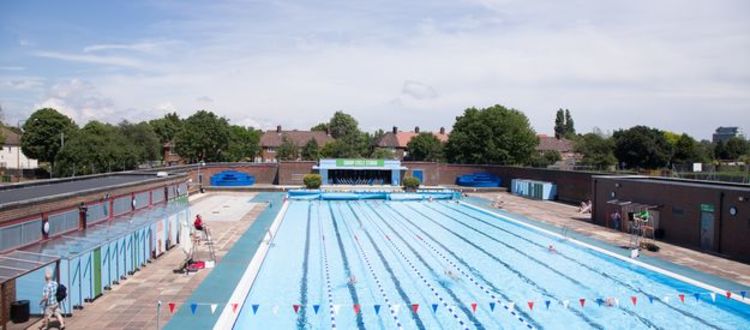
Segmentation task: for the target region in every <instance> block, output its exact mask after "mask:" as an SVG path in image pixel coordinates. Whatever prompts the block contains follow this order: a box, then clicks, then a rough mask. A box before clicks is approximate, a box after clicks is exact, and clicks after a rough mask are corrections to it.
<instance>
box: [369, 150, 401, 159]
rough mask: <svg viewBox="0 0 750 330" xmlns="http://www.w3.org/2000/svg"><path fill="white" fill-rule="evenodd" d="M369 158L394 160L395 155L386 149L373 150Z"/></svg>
mask: <svg viewBox="0 0 750 330" xmlns="http://www.w3.org/2000/svg"><path fill="white" fill-rule="evenodd" d="M370 158H374V159H395V158H396V155H395V154H394V152H393V150H391V149H386V148H375V150H373V151H372V154H370Z"/></svg>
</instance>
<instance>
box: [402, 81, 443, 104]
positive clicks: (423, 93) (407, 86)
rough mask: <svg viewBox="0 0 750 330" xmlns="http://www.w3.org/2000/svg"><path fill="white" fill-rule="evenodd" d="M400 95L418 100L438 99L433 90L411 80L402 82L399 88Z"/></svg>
mask: <svg viewBox="0 0 750 330" xmlns="http://www.w3.org/2000/svg"><path fill="white" fill-rule="evenodd" d="M401 93H403V94H406V95H408V96H411V97H413V98H415V99H418V100H423V99H434V98H436V97H438V93H437V92H436V91H435V89H434V88H432V87H431V86H429V85H426V84H423V83H421V82H419V81H413V80H407V81H404V86H403V87H402V88H401Z"/></svg>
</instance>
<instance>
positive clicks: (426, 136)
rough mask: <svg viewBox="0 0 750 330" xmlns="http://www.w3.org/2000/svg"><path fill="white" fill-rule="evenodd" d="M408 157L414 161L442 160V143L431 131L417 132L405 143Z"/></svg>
mask: <svg viewBox="0 0 750 330" xmlns="http://www.w3.org/2000/svg"><path fill="white" fill-rule="evenodd" d="M406 148H407V149H408V150H409V155H408V158H409V160H414V161H428V162H438V161H441V160H443V143H442V142H440V140H438V138H437V137H435V135H434V134H432V133H419V134H418V135H417V136H415V137H413V138H412V139H411V140H410V141H409V143H408V144H407V145H406Z"/></svg>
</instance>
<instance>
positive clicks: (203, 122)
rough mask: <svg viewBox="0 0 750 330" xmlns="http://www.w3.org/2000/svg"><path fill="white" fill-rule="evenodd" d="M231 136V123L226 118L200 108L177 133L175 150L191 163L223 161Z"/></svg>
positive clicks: (186, 120)
mask: <svg viewBox="0 0 750 330" xmlns="http://www.w3.org/2000/svg"><path fill="white" fill-rule="evenodd" d="M229 137H230V130H229V123H228V122H227V120H226V119H225V118H223V117H219V116H217V115H216V114H214V113H213V112H209V111H206V110H200V111H198V112H196V113H194V114H193V115H192V116H190V117H188V118H187V119H185V121H184V123H183V125H182V127H181V128H180V130H179V131H178V132H177V134H176V135H175V137H174V141H175V151H177V154H179V155H180V156H181V157H182V158H184V159H186V160H187V161H188V162H189V163H196V162H198V161H206V162H218V161H222V160H223V159H224V153H226V151H227V148H228V146H229Z"/></svg>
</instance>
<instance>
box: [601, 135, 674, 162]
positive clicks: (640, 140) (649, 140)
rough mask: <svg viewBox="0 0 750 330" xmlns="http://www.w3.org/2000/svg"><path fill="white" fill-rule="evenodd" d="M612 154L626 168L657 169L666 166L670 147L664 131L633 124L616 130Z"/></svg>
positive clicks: (670, 151)
mask: <svg viewBox="0 0 750 330" xmlns="http://www.w3.org/2000/svg"><path fill="white" fill-rule="evenodd" d="M612 138H613V139H614V141H615V150H614V154H615V157H617V160H619V161H620V162H621V163H625V166H626V167H628V168H645V169H657V168H661V167H664V166H667V164H668V163H669V160H670V157H671V155H672V147H671V146H670V145H669V142H667V139H666V138H665V137H664V133H663V132H662V131H660V130H658V129H655V128H649V127H646V126H634V127H631V128H629V129H627V130H618V131H616V132H615V133H614V134H613V136H612Z"/></svg>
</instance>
